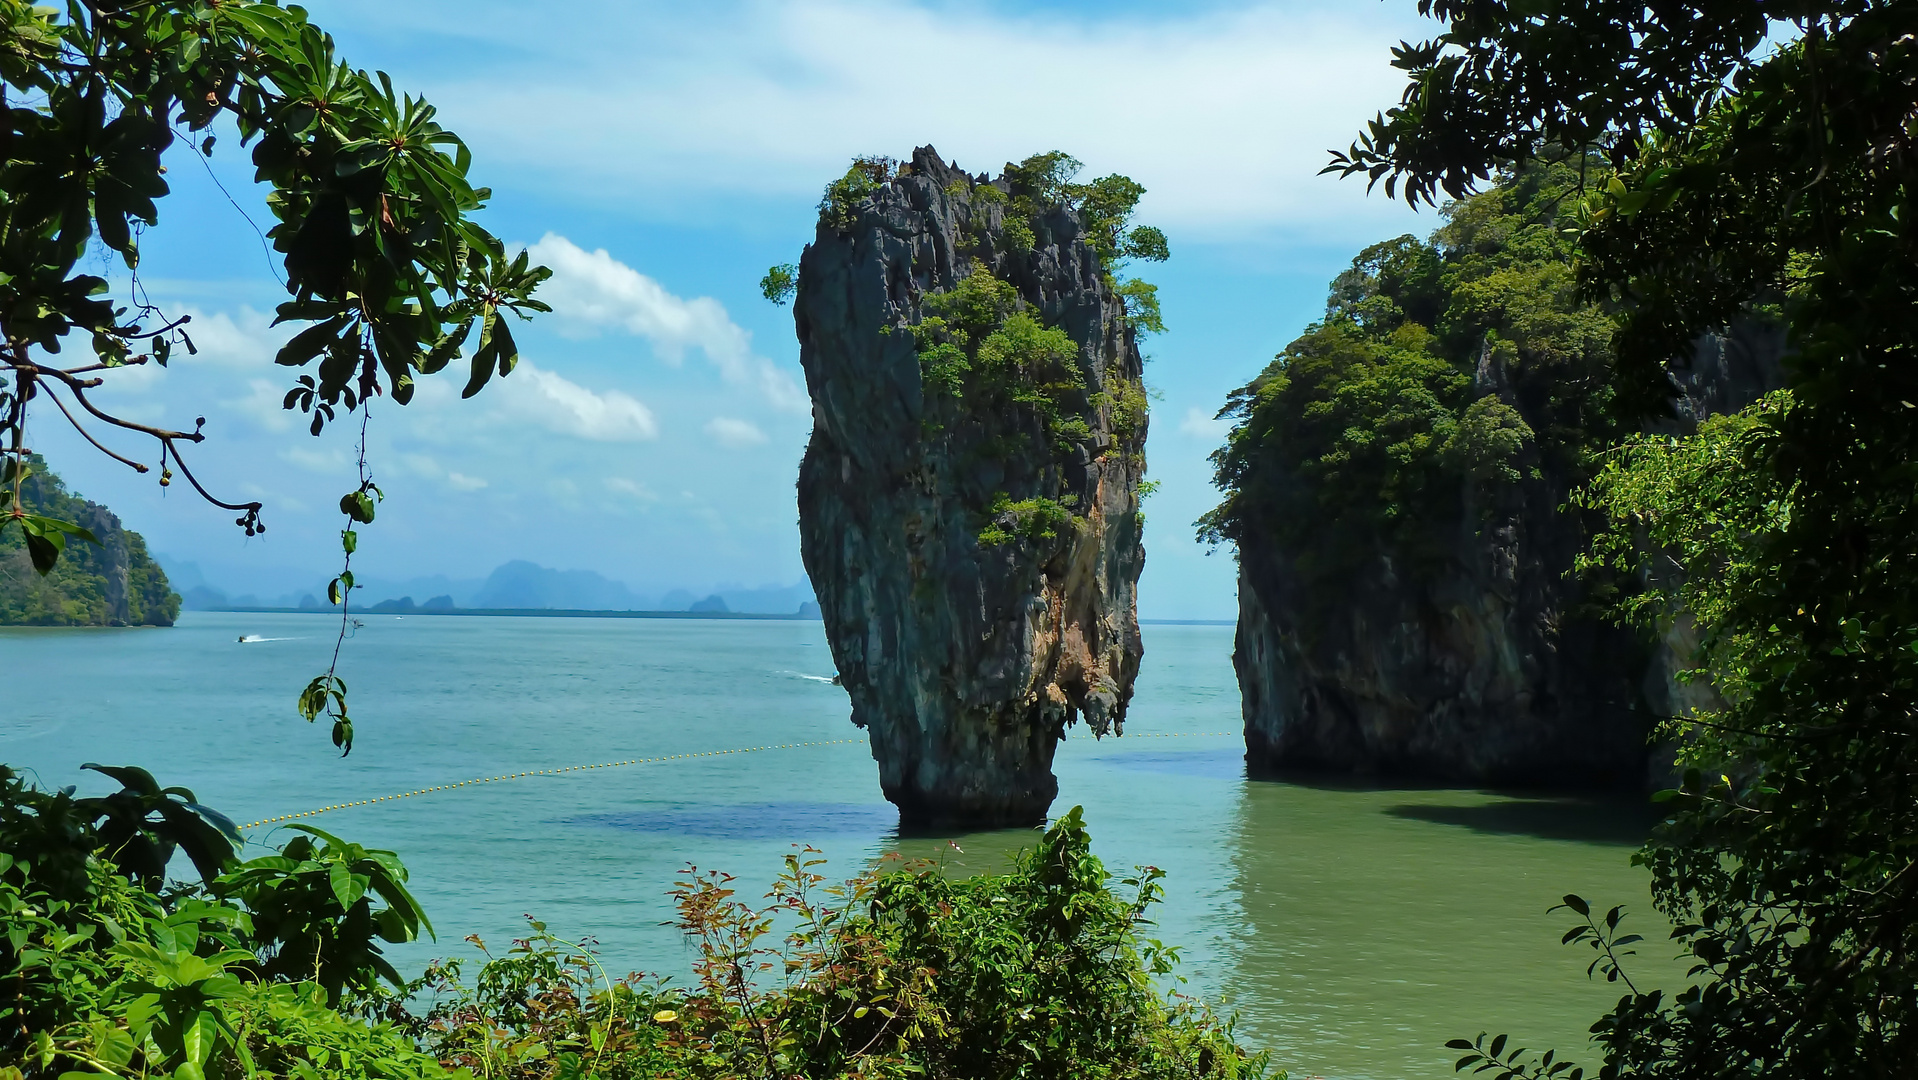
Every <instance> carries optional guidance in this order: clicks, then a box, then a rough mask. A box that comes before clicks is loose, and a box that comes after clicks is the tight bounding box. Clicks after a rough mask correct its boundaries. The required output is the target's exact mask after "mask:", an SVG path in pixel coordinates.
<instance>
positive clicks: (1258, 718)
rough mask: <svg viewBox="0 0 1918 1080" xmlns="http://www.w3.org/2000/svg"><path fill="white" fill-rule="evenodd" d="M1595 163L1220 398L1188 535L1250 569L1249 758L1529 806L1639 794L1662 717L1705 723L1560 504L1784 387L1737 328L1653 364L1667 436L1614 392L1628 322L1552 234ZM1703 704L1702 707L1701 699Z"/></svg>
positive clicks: (1688, 689)
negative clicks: (1210, 476) (1613, 470)
mask: <svg viewBox="0 0 1918 1080" xmlns="http://www.w3.org/2000/svg"><path fill="white" fill-rule="evenodd" d="M1602 168H1603V163H1602V162H1599V161H1586V160H1579V159H1577V158H1571V159H1564V158H1561V159H1557V160H1546V161H1537V162H1534V163H1532V164H1531V165H1529V166H1528V167H1527V168H1526V169H1524V170H1523V171H1521V172H1517V173H1509V172H1508V173H1504V174H1501V175H1500V176H1499V177H1498V179H1497V182H1496V183H1495V184H1494V185H1493V186H1491V187H1490V188H1489V189H1488V190H1487V191H1485V192H1483V193H1481V194H1477V195H1472V196H1470V197H1468V198H1466V199H1463V200H1459V201H1456V202H1451V203H1448V204H1446V205H1444V206H1443V207H1441V208H1440V214H1441V215H1442V216H1443V218H1444V219H1445V222H1446V224H1445V225H1444V226H1443V227H1442V228H1440V229H1439V230H1438V231H1437V232H1436V233H1434V234H1433V235H1432V237H1431V238H1430V240H1426V241H1422V240H1419V239H1418V238H1416V237H1412V236H1401V237H1399V238H1397V239H1394V240H1389V241H1386V242H1384V243H1380V244H1376V245H1374V246H1372V247H1370V248H1367V249H1366V250H1365V251H1363V252H1361V253H1360V254H1359V256H1358V257H1357V258H1356V259H1354V260H1353V263H1352V268H1351V269H1350V270H1348V271H1346V272H1345V273H1343V274H1341V275H1339V277H1338V278H1337V279H1336V280H1334V281H1333V282H1332V283H1331V288H1330V295H1329V297H1328V299H1327V304H1326V314H1325V318H1324V319H1323V320H1322V321H1321V322H1319V323H1317V324H1315V325H1313V326H1312V327H1311V328H1310V329H1308V330H1307V331H1306V333H1305V335H1304V336H1302V337H1300V338H1299V339H1298V340H1297V341H1294V342H1293V343H1292V344H1291V345H1289V346H1287V348H1286V350H1285V352H1284V353H1283V354H1281V355H1280V356H1279V357H1278V358H1277V359H1276V360H1274V361H1273V363H1272V364H1271V365H1270V366H1268V367H1267V368H1266V370H1265V371H1264V373H1262V374H1261V375H1260V376H1259V377H1258V378H1257V379H1255V380H1254V381H1252V382H1251V383H1250V384H1248V385H1247V386H1245V387H1244V388H1242V389H1240V390H1239V391H1238V392H1236V393H1235V394H1233V395H1232V398H1231V400H1230V401H1229V403H1228V404H1227V406H1226V410H1225V415H1228V416H1230V417H1232V418H1233V419H1234V420H1235V421H1236V424H1235V426H1234V428H1233V429H1232V431H1231V433H1230V435H1229V437H1228V441H1227V445H1226V446H1225V447H1224V448H1223V449H1221V450H1219V451H1218V452H1217V453H1216V454H1215V455H1214V461H1215V463H1216V464H1217V467H1218V485H1219V487H1220V489H1221V490H1222V491H1223V492H1224V493H1225V500H1224V502H1223V503H1221V505H1220V506H1219V507H1218V508H1217V509H1215V510H1214V511H1212V512H1211V513H1210V514H1208V515H1207V516H1206V518H1205V519H1204V520H1203V521H1201V522H1200V531H1201V535H1202V536H1203V537H1205V538H1207V539H1209V540H1211V541H1212V542H1215V543H1231V544H1232V545H1233V546H1234V549H1235V550H1236V551H1237V553H1238V556H1239V602H1240V607H1241V614H1240V618H1239V637H1238V647H1237V650H1236V651H1235V654H1234V663H1235V665H1236V667H1237V668H1238V672H1239V681H1240V685H1241V687H1242V689H1243V693H1244V701H1245V717H1246V755H1247V761H1248V762H1249V763H1250V764H1251V765H1252V767H1253V768H1254V769H1256V770H1273V769H1285V768H1291V769H1319V770H1330V771H1334V772H1352V773H1361V774H1374V775H1398V776H1412V777H1420V778H1431V779H1438V780H1444V781H1450V782H1464V783H1475V784H1501V785H1510V786H1520V787H1579V786H1613V787H1625V788H1642V787H1644V786H1646V785H1647V784H1649V783H1652V782H1653V780H1654V777H1656V776H1660V775H1663V774H1664V773H1665V772H1667V771H1669V769H1670V767H1671V761H1670V753H1669V751H1667V752H1666V754H1665V760H1663V761H1658V760H1654V757H1655V755H1654V754H1652V752H1651V749H1650V747H1648V743H1647V739H1648V737H1649V735H1650V734H1651V731H1652V728H1653V726H1654V721H1655V718H1657V717H1661V716H1672V715H1679V714H1685V713H1688V712H1689V711H1691V706H1693V705H1694V704H1698V703H1700V702H1704V701H1706V700H1708V697H1709V691H1708V690H1707V688H1706V684H1704V683H1693V682H1690V681H1688V680H1687V677H1686V675H1685V673H1686V672H1687V670H1688V669H1690V668H1691V667H1692V665H1693V663H1694V657H1693V649H1694V647H1695V645H1696V641H1695V640H1694V639H1693V637H1692V635H1691V634H1690V632H1689V629H1688V626H1687V625H1675V626H1673V627H1669V628H1667V630H1666V632H1665V633H1664V635H1663V636H1662V637H1660V638H1659V639H1657V640H1651V641H1648V640H1645V639H1644V638H1643V637H1642V636H1641V635H1639V634H1638V633H1636V632H1635V631H1634V630H1632V629H1631V628H1629V627H1622V626H1619V625H1617V623H1616V621H1615V620H1614V619H1613V618H1612V617H1611V615H1610V605H1611V604H1612V603H1614V602H1615V601H1616V600H1617V598H1618V597H1619V595H1620V594H1621V593H1626V594H1635V593H1637V592H1638V591H1639V590H1640V589H1641V588H1642V583H1641V582H1640V581H1637V580H1635V579H1633V578H1632V577H1631V576H1629V575H1626V576H1621V575H1618V574H1615V573H1608V572H1605V571H1604V570H1603V569H1602V568H1588V569H1587V570H1586V571H1585V572H1582V573H1581V572H1577V563H1578V560H1579V558H1580V556H1582V555H1584V554H1585V553H1586V552H1587V551H1588V550H1589V549H1590V546H1591V542H1592V538H1593V536H1594V535H1595V534H1597V533H1598V532H1600V531H1601V530H1602V529H1603V528H1604V523H1605V519H1604V514H1603V513H1602V511H1600V510H1599V509H1597V508H1594V507H1591V506H1582V505H1578V504H1577V501H1576V498H1575V496H1576V493H1577V492H1579V491H1580V490H1582V489H1583V488H1584V487H1585V486H1586V485H1587V484H1588V483H1589V482H1590V481H1591V480H1592V478H1593V477H1594V476H1595V475H1596V474H1597V473H1598V471H1599V470H1600V469H1601V468H1602V467H1603V464H1604V462H1605V461H1606V458H1607V455H1608V454H1609V453H1610V452H1611V451H1612V450H1613V448H1614V447H1616V446H1617V445H1618V444H1619V443H1620V442H1621V441H1622V440H1623V439H1624V438H1625V437H1626V436H1627V435H1629V434H1631V433H1633V432H1634V431H1635V430H1638V429H1640V428H1642V427H1650V428H1655V429H1657V430H1660V431H1665V432H1670V433H1673V434H1680V435H1685V434H1690V433H1692V432H1693V431H1695V430H1696V429H1697V426H1698V424H1699V422H1700V421H1702V420H1704V419H1706V418H1708V417H1710V416H1713V415H1718V414H1722V413H1727V412H1735V411H1737V410H1739V409H1741V408H1744V407H1745V406H1748V405H1750V404H1751V403H1752V402H1753V401H1755V400H1757V399H1758V397H1759V396H1761V395H1762V394H1764V393H1765V392H1767V391H1769V390H1774V389H1777V388H1778V387H1779V385H1781V383H1782V380H1783V377H1784V375H1783V354H1784V351H1785V340H1784V334H1783V331H1782V328H1781V327H1780V326H1779V325H1778V324H1777V322H1776V321H1775V320H1767V319H1764V318H1763V317H1760V316H1757V315H1753V316H1749V317H1746V318H1743V319H1740V320H1739V321H1737V322H1735V323H1734V324H1733V325H1731V326H1729V327H1727V328H1725V329H1724V330H1722V331H1713V332H1710V333H1706V334H1703V335H1701V336H1700V337H1699V338H1698V339H1697V340H1696V341H1693V342H1691V343H1689V344H1690V348H1689V349H1686V350H1684V351H1681V352H1678V353H1676V354H1675V355H1674V356H1673V357H1672V358H1671V360H1670V362H1669V363H1668V364H1667V365H1664V366H1665V368H1667V369H1668V370H1669V371H1670V372H1671V376H1672V379H1673V382H1672V387H1673V390H1674V400H1673V402H1672V406H1671V409H1670V411H1669V412H1668V413H1663V414H1655V415H1650V416H1645V417H1636V416H1632V415H1630V414H1627V413H1622V412H1621V410H1620V409H1618V408H1617V407H1616V401H1615V394H1614V390H1613V378H1614V369H1615V366H1616V357H1615V353H1614V351H1613V349H1614V346H1613V341H1614V339H1615V337H1616V335H1617V333H1618V329H1619V319H1618V315H1619V312H1620V310H1621V309H1620V307H1619V306H1618V305H1616V304H1610V303H1603V302H1600V301H1598V300H1596V299H1593V298H1592V297H1590V296H1589V295H1586V294H1585V293H1583V292H1582V291H1581V290H1580V289H1579V287H1578V282H1577V269H1576V266H1575V264H1574V252H1573V249H1572V246H1571V244H1570V242H1569V241H1567V239H1566V238H1565V225H1566V217H1567V215H1568V209H1569V208H1570V207H1571V206H1573V205H1575V203H1574V202H1573V200H1576V199H1578V198H1579V197H1580V190H1581V186H1582V185H1583V184H1584V183H1585V182H1586V181H1585V179H1584V178H1585V177H1586V176H1587V175H1588V174H1589V173H1590V171H1591V170H1593V169H1602ZM1701 695H1705V696H1703V697H1701Z"/></svg>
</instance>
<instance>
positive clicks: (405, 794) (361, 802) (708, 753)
mask: <svg viewBox="0 0 1918 1080" xmlns="http://www.w3.org/2000/svg"><path fill="white" fill-rule="evenodd" d="M1236 734H1238V733H1237V732H1233V731H1174V732H1161V733H1157V734H1138V735H1128V736H1124V737H1125V738H1130V739H1176V738H1180V737H1191V736H1200V735H1236ZM865 742H866V740H865V739H828V740H826V741H824V742H798V743H778V744H775V745H772V746H742V747H738V748H735V749H732V750H702V751H699V752H697V753H692V754H668V755H666V756H664V757H650V758H630V759H628V760H626V761H602V762H599V763H598V764H594V765H567V766H565V767H564V768H558V769H528V770H527V771H525V772H516V773H505V774H503V775H501V776H480V777H475V778H474V779H471V780H461V781H458V782H456V783H452V784H435V785H433V786H432V787H424V788H418V789H416V790H413V791H402V792H398V793H396V794H393V795H380V796H377V797H375V798H371V799H355V800H353V801H352V802H343V803H334V804H333V805H332V806H322V807H320V808H319V809H318V810H302V811H300V812H299V813H297V814H281V815H280V816H279V817H270V818H267V819H265V820H263V821H255V822H250V823H248V824H246V825H242V826H240V828H242V829H257V828H259V827H260V826H262V825H278V824H280V823H281V822H283V821H297V820H299V819H300V818H310V817H316V816H318V815H320V814H325V813H330V812H332V811H334V810H350V809H352V808H353V807H356V806H372V805H374V804H375V803H383V802H392V801H393V800H395V799H410V798H412V797H413V796H415V795H431V794H432V793H434V792H436V791H452V790H454V789H456V788H463V787H471V786H472V785H474V784H495V783H499V782H500V781H502V780H522V779H525V778H526V777H528V776H558V775H560V774H561V773H573V772H588V771H590V770H593V769H617V768H621V767H623V766H626V765H664V764H665V763H667V762H669V761H691V760H694V759H695V758H712V757H726V756H728V755H731V754H751V753H756V752H758V751H760V750H797V749H799V748H801V747H807V746H845V745H848V744H858V745H862V746H863V745H865Z"/></svg>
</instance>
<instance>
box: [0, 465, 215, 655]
mask: <svg viewBox="0 0 1918 1080" xmlns="http://www.w3.org/2000/svg"><path fill="white" fill-rule="evenodd" d="M9 495H11V492H9ZM20 504H21V506H22V507H23V508H24V510H25V512H27V513H31V514H35V515H39V516H42V517H46V518H52V519H56V520H60V521H70V522H77V523H79V524H80V525H82V526H83V527H85V528H86V529H87V530H88V533H89V535H90V536H91V537H92V538H93V539H94V540H97V541H98V542H97V543H94V542H90V541H89V540H87V539H83V538H75V539H73V540H72V541H70V542H69V543H68V544H67V545H66V547H65V551H64V554H63V556H62V557H61V559H60V560H59V562H58V563H57V564H55V565H54V566H53V567H52V568H51V569H50V571H49V572H48V573H46V574H45V575H44V576H42V575H41V574H39V573H37V572H35V567H34V563H33V560H32V558H31V557H30V555H29V552H28V551H27V543H26V537H25V535H24V534H22V533H21V532H19V531H18V530H12V529H9V530H5V531H0V626H110V625H121V624H124V625H132V626H172V625H173V620H175V619H177V618H179V615H180V598H179V596H177V595H175V594H174V592H173V590H172V589H171V588H170V587H169V586H168V584H167V579H166V571H164V570H162V569H161V568H160V564H159V563H157V562H155V561H153V557H152V556H151V555H150V554H149V553H148V552H147V545H146V541H145V540H144V539H143V538H141V536H140V534H139V533H136V532H133V531H132V530H130V529H123V528H121V526H120V521H119V519H118V518H116V517H115V516H114V515H113V514H112V513H111V512H110V511H108V510H107V508H106V507H104V506H100V505H98V504H96V503H90V502H87V501H86V500H85V499H82V498H80V497H79V496H78V495H74V494H72V493H71V492H69V491H68V490H67V488H66V485H65V484H63V483H61V481H60V478H59V477H58V476H56V475H54V474H53V473H52V472H51V471H49V470H48V469H47V467H46V462H44V461H42V460H41V459H40V458H39V457H38V456H37V455H36V456H30V457H29V458H28V459H27V469H26V471H25V472H24V474H23V476H22V478H21V480H20Z"/></svg>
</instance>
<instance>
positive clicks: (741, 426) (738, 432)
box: [706, 416, 766, 450]
mask: <svg viewBox="0 0 1918 1080" xmlns="http://www.w3.org/2000/svg"><path fill="white" fill-rule="evenodd" d="M706 434H708V435H711V436H712V437H713V439H714V441H716V442H718V443H719V445H721V446H724V447H726V448H727V449H729V450H742V449H744V448H746V447H748V446H758V445H760V444H761V443H764V442H765V441H766V433H765V432H763V431H761V430H759V428H758V426H756V425H755V424H753V423H752V422H751V421H749V420H735V419H733V418H732V417H730V416H715V417H713V418H712V419H711V420H708V421H706Z"/></svg>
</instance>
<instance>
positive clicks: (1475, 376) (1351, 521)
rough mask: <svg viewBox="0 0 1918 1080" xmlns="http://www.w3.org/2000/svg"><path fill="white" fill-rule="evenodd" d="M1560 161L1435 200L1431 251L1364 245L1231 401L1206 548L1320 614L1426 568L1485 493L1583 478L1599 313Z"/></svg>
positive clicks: (1575, 171)
mask: <svg viewBox="0 0 1918 1080" xmlns="http://www.w3.org/2000/svg"><path fill="white" fill-rule="evenodd" d="M1579 182H1580V174H1579V168H1578V166H1577V164H1576V163H1574V162H1565V161H1560V162H1553V163H1541V164H1537V165H1534V166H1532V167H1530V168H1528V169H1526V170H1524V171H1522V172H1519V173H1511V174H1504V175H1502V176H1501V177H1500V178H1499V182H1498V184H1497V185H1496V186H1494V187H1493V188H1492V189H1490V190H1488V191H1486V192H1484V193H1483V194H1479V195H1475V196H1472V197H1470V198H1468V199H1463V200H1460V201H1457V202H1453V203H1450V204H1448V205H1447V206H1445V207H1444V208H1443V210H1442V211H1441V213H1442V214H1443V215H1444V217H1445V225H1444V226H1443V227H1442V228H1440V229H1439V230H1438V231H1437V232H1435V233H1434V234H1433V235H1432V238H1431V239H1430V241H1420V240H1418V239H1416V238H1414V237H1411V236H1401V237H1399V238H1397V239H1395V240H1389V241H1386V242H1384V243H1380V244H1374V245H1373V246H1371V247H1369V248H1367V249H1365V250H1364V251H1363V252H1361V253H1360V254H1359V256H1358V258H1356V259H1354V260H1353V262H1352V267H1351V269H1349V270H1347V271H1345V272H1344V273H1341V274H1340V275H1339V276H1338V277H1337V278H1336V279H1334V280H1333V282H1332V286H1331V290H1330V294H1329V296H1328V298H1327V301H1326V314H1325V318H1324V319H1323V320H1321V321H1320V322H1318V323H1315V324H1313V325H1312V326H1311V327H1309V328H1308V329H1307V330H1306V332H1305V333H1304V334H1303V335H1301V336H1300V337H1299V338H1298V339H1297V340H1296V341H1294V342H1292V344H1290V345H1288V346H1286V349H1285V351H1284V352H1282V353H1280V354H1279V356H1278V357H1277V359H1275V360H1273V362H1272V363H1271V364H1269V365H1268V366H1267V367H1266V369H1265V370H1264V371H1263V372H1261V373H1260V375H1259V377H1258V378H1256V379H1254V380H1253V381H1252V382H1251V383H1249V384H1247V385H1246V386H1244V387H1242V388H1240V389H1239V390H1237V391H1235V392H1234V393H1233V395H1232V396H1231V398H1230V400H1229V401H1228V403H1227V405H1226V407H1225V409H1223V410H1222V411H1221V413H1220V415H1221V416H1222V417H1231V418H1232V419H1234V420H1235V421H1236V423H1235V426H1234V427H1233V429H1232V432H1231V435H1230V436H1229V438H1228V440H1227V443H1226V445H1225V446H1224V447H1223V448H1222V449H1220V450H1219V451H1218V452H1216V453H1215V454H1214V455H1213V462H1214V464H1215V466H1216V468H1217V480H1218V484H1219V487H1220V488H1221V489H1222V490H1223V491H1224V492H1225V498H1224V500H1223V501H1222V502H1221V504H1220V505H1219V506H1218V507H1217V508H1216V509H1214V510H1213V511H1211V512H1210V513H1208V514H1207V515H1206V516H1205V517H1204V518H1202V519H1201V520H1200V522H1199V530H1200V534H1201V537H1202V538H1204V539H1207V540H1210V541H1212V542H1214V543H1218V542H1224V541H1232V542H1235V543H1238V544H1240V545H1242V546H1243V545H1253V544H1260V545H1268V546H1269V547H1270V548H1273V549H1276V550H1277V551H1278V552H1279V553H1280V554H1281V555H1282V556H1283V557H1284V558H1285V559H1287V560H1288V561H1289V563H1290V565H1291V567H1292V569H1293V570H1294V572H1295V573H1296V574H1297V575H1298V576H1299V577H1300V578H1301V579H1302V580H1303V581H1304V582H1305V583H1306V584H1307V586H1308V590H1309V591H1310V592H1311V593H1312V595H1313V596H1314V597H1315V598H1317V599H1319V600H1323V601H1325V602H1331V601H1332V600H1333V599H1335V598H1336V597H1337V596H1338V595H1339V594H1340V593H1341V587H1340V583H1342V582H1344V581H1347V580H1349V578H1350V576H1351V575H1352V574H1354V573H1356V572H1358V571H1359V569H1360V568H1361V567H1370V566H1376V565H1377V564H1378V560H1379V559H1380V557H1381V556H1384V557H1387V558H1389V559H1390V560H1391V561H1392V563H1393V565H1394V566H1395V567H1397V568H1398V570H1399V572H1400V573H1401V574H1404V575H1409V576H1412V577H1418V576H1421V575H1425V574H1431V573H1435V572H1437V570H1438V569H1439V568H1438V566H1437V565H1436V561H1437V560H1440V559H1442V558H1443V557H1444V556H1445V554H1446V552H1448V551H1449V550H1451V549H1452V547H1453V546H1454V545H1453V542H1452V541H1453V537H1454V536H1455V535H1456V533H1457V530H1458V528H1459V527H1460V526H1461V525H1462V524H1463V525H1470V524H1472V522H1471V520H1470V515H1471V514H1472V513H1473V512H1474V511H1475V510H1479V509H1485V508H1488V507H1490V506H1492V505H1494V504H1495V503H1496V501H1497V496H1498V492H1497V490H1496V489H1497V488H1499V487H1500V486H1509V485H1511V484H1514V483H1516V482H1518V481H1520V480H1521V479H1526V478H1530V479H1540V478H1542V477H1543V476H1544V475H1545V474H1547V473H1549V474H1550V475H1551V476H1552V477H1554V478H1555V481H1556V482H1557V483H1558V484H1559V485H1561V487H1562V486H1563V485H1566V484H1570V483H1576V482H1578V481H1579V480H1582V479H1583V478H1584V477H1585V476H1587V475H1589V473H1590V472H1591V470H1592V468H1593V461H1594V455H1595V453H1596V451H1597V450H1599V449H1601V448H1602V447H1604V446H1605V445H1608V444H1609V442H1610V440H1611V439H1612V438H1613V435H1614V431H1615V429H1614V426H1613V424H1612V422H1611V420H1610V419H1609V417H1608V414H1607V406H1608V403H1609V400H1610V390H1609V386H1608V382H1607V380H1608V377H1609V373H1610V370H1611V362H1612V354H1611V347H1610V339H1611V335H1612V332H1613V329H1614V324H1613V321H1612V319H1611V318H1610V317H1609V316H1608V315H1607V314H1606V312H1605V311H1604V310H1603V309H1601V308H1600V307H1599V306H1598V305H1596V304H1593V303H1591V302H1588V301H1585V300H1583V299H1581V298H1580V297H1579V296H1577V294H1576V289H1575V282H1574V280H1573V275H1572V270H1571V261H1570V253H1569V252H1568V250H1567V249H1566V247H1565V245H1564V242H1563V241H1562V240H1561V238H1560V233H1559V230H1560V228H1561V225H1560V222H1559V221H1558V207H1559V205H1560V204H1561V203H1562V202H1563V200H1564V199H1565V197H1566V195H1567V193H1568V192H1570V191H1571V190H1572V189H1573V188H1575V187H1576V185H1577V184H1578V183H1579Z"/></svg>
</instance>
